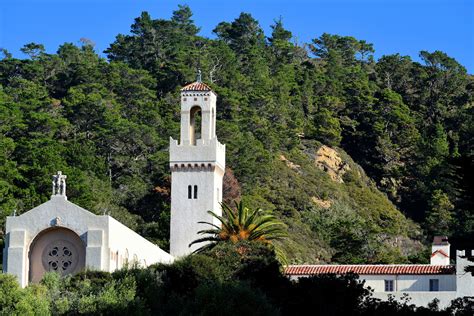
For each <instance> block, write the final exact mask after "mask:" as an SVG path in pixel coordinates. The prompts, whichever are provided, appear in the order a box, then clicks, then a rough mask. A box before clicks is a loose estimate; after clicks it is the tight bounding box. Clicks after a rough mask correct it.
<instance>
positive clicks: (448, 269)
mask: <svg viewBox="0 0 474 316" xmlns="http://www.w3.org/2000/svg"><path fill="white" fill-rule="evenodd" d="M349 272H353V273H357V274H392V275H393V274H454V273H455V267H454V266H453V265H430V264H380V265H375V264H364V265H291V266H288V267H286V268H285V274H287V275H316V274H329V273H334V274H345V273H349Z"/></svg>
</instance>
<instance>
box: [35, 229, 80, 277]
mask: <svg viewBox="0 0 474 316" xmlns="http://www.w3.org/2000/svg"><path fill="white" fill-rule="evenodd" d="M85 258H86V245H85V244H84V242H83V241H82V239H81V238H80V237H79V236H78V235H77V234H76V233H75V232H73V231H72V230H70V229H67V228H64V227H54V228H50V229H46V230H44V231H42V232H41V233H39V234H38V235H37V236H36V237H35V239H34V240H33V241H32V243H31V245H30V249H29V252H28V260H29V282H39V281H41V279H42V278H43V276H44V274H45V273H46V272H57V273H59V274H60V275H62V276H64V275H69V274H75V273H78V272H80V271H81V270H83V269H84V268H85V261H86V260H85Z"/></svg>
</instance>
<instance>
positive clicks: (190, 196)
mask: <svg viewBox="0 0 474 316" xmlns="http://www.w3.org/2000/svg"><path fill="white" fill-rule="evenodd" d="M192 198H193V188H192V186H191V185H188V199H192Z"/></svg>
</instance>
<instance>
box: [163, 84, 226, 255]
mask: <svg viewBox="0 0 474 316" xmlns="http://www.w3.org/2000/svg"><path fill="white" fill-rule="evenodd" d="M216 98H217V95H216V94H215V93H214V92H213V91H212V90H211V89H210V88H209V87H208V86H207V85H206V84H204V83H202V82H201V81H200V78H198V81H196V82H194V83H191V84H189V85H187V86H185V87H184V88H182V89H181V135H180V141H179V144H178V141H177V140H174V139H173V138H171V139H170V169H171V227H170V253H171V255H172V256H175V257H181V256H184V255H187V254H190V253H192V252H193V251H194V250H196V249H197V248H199V247H201V246H202V244H198V245H193V246H191V247H189V244H190V243H191V242H193V241H194V240H196V239H198V238H200V237H203V236H200V235H198V231H200V230H202V229H207V228H210V227H208V226H207V227H206V225H204V224H199V223H198V222H202V221H204V222H210V223H214V224H216V225H219V222H218V221H216V219H215V218H214V217H212V216H210V215H209V214H208V213H207V211H209V210H212V211H214V212H215V213H217V214H219V215H221V214H222V210H221V207H220V204H219V203H220V202H221V201H222V179H223V176H224V170H225V145H222V144H221V143H219V141H218V140H217V137H216Z"/></svg>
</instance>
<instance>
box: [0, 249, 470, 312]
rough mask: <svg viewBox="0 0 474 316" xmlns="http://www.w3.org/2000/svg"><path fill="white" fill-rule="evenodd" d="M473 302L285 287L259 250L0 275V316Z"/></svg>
mask: <svg viewBox="0 0 474 316" xmlns="http://www.w3.org/2000/svg"><path fill="white" fill-rule="evenodd" d="M473 312H474V301H473V300H472V298H471V299H469V298H464V299H457V300H455V301H453V303H452V304H451V306H450V307H449V308H447V309H446V310H443V311H440V310H438V309H437V306H436V304H435V303H433V304H432V305H431V306H430V307H429V308H416V307H415V306H412V305H410V304H409V301H407V302H404V303H397V302H395V301H388V302H381V301H379V300H376V299H373V298H371V292H370V290H368V289H365V288H364V287H363V284H362V283H361V282H360V281H358V278H357V276H356V275H350V274H349V275H345V276H335V275H323V276H317V277H312V278H308V279H302V280H300V281H299V282H292V281H290V280H289V279H288V278H286V277H285V276H284V275H283V274H282V273H281V266H280V265H279V263H278V261H277V260H276V259H275V256H274V253H273V252H272V251H271V250H270V249H269V248H268V247H266V246H265V245H264V244H262V243H256V242H253V243H252V242H248V241H240V242H237V243H232V242H229V241H228V242H222V243H219V244H218V245H216V246H215V247H213V248H212V249H210V250H206V251H204V252H201V253H199V254H193V255H190V256H188V257H186V258H183V259H182V260H179V261H177V262H175V263H173V264H172V265H154V266H151V267H148V268H146V269H140V268H137V267H131V268H124V269H122V270H120V271H117V272H114V273H112V274H109V273H105V272H94V271H88V272H84V273H81V274H78V275H76V276H74V277H66V278H60V277H59V275H57V274H47V275H46V276H45V277H44V279H43V280H42V281H41V283H40V284H34V285H30V286H28V287H27V288H25V289H20V288H19V286H18V283H17V282H16V280H15V279H14V278H13V277H12V276H10V275H6V274H0V314H1V315H49V314H53V315H78V314H87V315H272V316H273V315H305V314H308V313H310V314H311V315H386V316H390V315H397V316H399V315H439V316H444V315H456V316H464V315H466V316H467V315H472V313H473Z"/></svg>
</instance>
